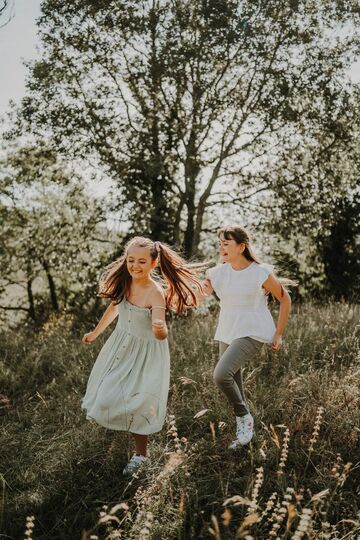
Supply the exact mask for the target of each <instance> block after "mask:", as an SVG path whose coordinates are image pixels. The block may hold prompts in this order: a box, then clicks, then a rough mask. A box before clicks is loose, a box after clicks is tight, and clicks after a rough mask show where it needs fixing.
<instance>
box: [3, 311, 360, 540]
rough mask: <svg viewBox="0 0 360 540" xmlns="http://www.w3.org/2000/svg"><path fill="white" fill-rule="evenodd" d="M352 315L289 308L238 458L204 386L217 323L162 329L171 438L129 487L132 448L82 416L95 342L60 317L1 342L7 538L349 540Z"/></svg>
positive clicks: (354, 407) (353, 530)
mask: <svg viewBox="0 0 360 540" xmlns="http://www.w3.org/2000/svg"><path fill="white" fill-rule="evenodd" d="M359 311H360V310H359V307H357V306H350V305H347V304H345V303H344V304H332V305H327V306H314V305H303V306H299V307H297V308H295V310H294V312H293V314H292V317H291V321H290V324H289V327H288V330H287V333H286V341H285V344H284V348H283V350H282V351H281V352H280V353H278V354H273V353H271V352H270V351H269V349H268V348H266V347H264V349H263V351H262V352H261V354H260V356H259V358H257V359H256V360H255V361H254V362H252V364H251V365H249V366H247V369H246V373H245V385H246V389H247V397H248V401H249V404H250V407H251V409H252V411H253V413H254V415H255V419H256V436H255V438H254V440H253V442H252V443H251V444H250V445H249V446H248V447H245V448H242V449H241V450H239V451H237V452H232V451H230V450H228V448H227V446H228V444H229V442H230V441H231V439H232V438H233V435H234V419H233V415H232V412H231V410H230V407H229V406H228V404H227V402H226V401H225V399H224V397H223V396H222V395H221V394H220V393H219V392H218V391H217V390H216V389H215V386H214V383H213V381H212V370H213V366H214V364H215V362H216V359H217V348H216V345H215V344H214V342H213V340H212V335H213V331H214V325H215V314H205V315H199V316H189V317H184V318H178V319H175V320H174V321H172V322H171V332H170V334H171V335H170V340H171V352H172V380H171V388H170V396H169V405H168V412H169V417H168V422H167V426H165V427H164V430H163V431H162V432H161V433H158V434H156V435H155V436H153V437H152V439H151V444H150V453H151V460H150V461H149V463H148V464H147V465H146V466H145V467H144V469H143V470H142V471H141V473H139V475H138V477H135V478H132V479H131V480H130V481H129V480H125V479H124V478H123V477H122V475H121V471H122V468H123V466H124V465H125V463H126V461H127V459H128V457H129V456H130V454H131V452H132V443H131V440H130V438H129V437H128V435H127V434H124V433H113V432H110V431H107V430H104V429H102V428H100V427H98V426H97V425H94V424H91V423H89V422H87V421H85V419H84V417H83V415H82V413H81V412H80V399H81V396H82V394H83V392H84V389H85V385H86V380H87V377H88V374H89V371H90V369H91V365H92V363H93V362H94V360H95V358H96V354H97V352H98V350H99V348H100V346H101V344H102V342H103V341H104V339H105V338H106V336H104V338H102V339H101V341H100V342H99V343H96V344H95V345H94V346H93V347H91V348H89V347H85V346H83V345H82V344H81V343H80V341H79V339H80V335H81V329H79V330H78V332H74V324H73V323H74V321H72V320H71V318H67V317H61V318H58V319H54V320H52V321H51V322H50V323H48V324H47V325H46V326H45V327H44V328H43V329H42V331H41V332H40V333H38V334H36V335H32V334H31V332H30V331H27V330H24V331H23V332H17V333H15V332H11V333H10V332H9V333H3V335H2V336H1V343H2V350H3V351H4V354H3V358H2V360H1V375H0V387H1V396H0V400H1V407H2V411H3V413H4V414H3V422H2V427H1V441H0V444H1V467H2V469H1V474H2V478H3V483H2V485H3V487H2V488H1V489H2V500H3V512H2V518H1V519H2V527H3V535H4V538H13V539H16V540H18V539H19V538H29V537H30V536H29V535H30V534H31V535H32V538H34V540H45V539H46V540H50V539H52V540H53V539H59V540H60V539H71V540H73V539H79V540H80V539H82V540H85V539H90V538H93V539H95V538H98V539H101V540H104V539H105V538H108V539H110V538H126V539H139V538H150V539H169V540H171V539H201V538H216V539H230V538H232V539H233V538H247V539H249V540H250V539H251V538H253V539H268V538H269V539H272V538H274V539H276V538H281V539H288V538H289V539H290V538H294V539H295V540H296V539H298V538H314V539H319V540H325V539H342V540H345V539H350V540H355V539H357V538H358V537H360V526H359V499H360V497H359V495H360V493H359V477H360V475H359V465H360V463H359V447H360V445H359V436H360V421H359V420H360V415H359V403H360V390H359V375H360V358H359V326H358V324H359ZM77 334H78V335H77ZM0 509H1V506H0ZM31 516H34V519H33V520H32V519H30V518H31ZM27 518H28V520H27ZM29 524H30V525H29ZM31 524H33V526H32V525H31ZM29 527H30V529H29ZM26 531H30V532H27V533H26ZM25 533H26V534H27V536H26V535H25Z"/></svg>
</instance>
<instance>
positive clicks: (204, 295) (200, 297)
mask: <svg viewBox="0 0 360 540" xmlns="http://www.w3.org/2000/svg"><path fill="white" fill-rule="evenodd" d="M201 285H202V288H203V290H204V293H201V292H200V291H197V292H196V298H197V300H198V302H199V304H201V303H202V302H203V301H204V300H205V299H206V298H207V297H208V296H210V294H211V293H212V292H213V291H214V289H213V287H212V285H211V281H210V279H209V278H208V276H207V275H206V276H205V279H204V281H202V282H201Z"/></svg>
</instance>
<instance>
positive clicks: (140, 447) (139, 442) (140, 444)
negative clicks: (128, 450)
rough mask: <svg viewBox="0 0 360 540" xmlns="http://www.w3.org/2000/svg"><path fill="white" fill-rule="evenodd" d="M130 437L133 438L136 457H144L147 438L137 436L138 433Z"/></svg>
mask: <svg viewBox="0 0 360 540" xmlns="http://www.w3.org/2000/svg"><path fill="white" fill-rule="evenodd" d="M132 436H133V437H134V441H135V454H136V455H137V456H145V457H146V451H147V443H148V436H147V435H139V434H138V433H133V434H132Z"/></svg>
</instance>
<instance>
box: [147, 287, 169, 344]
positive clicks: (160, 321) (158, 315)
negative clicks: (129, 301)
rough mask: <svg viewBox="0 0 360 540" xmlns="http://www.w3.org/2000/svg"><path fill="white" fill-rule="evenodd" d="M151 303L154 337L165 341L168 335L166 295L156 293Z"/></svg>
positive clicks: (159, 292)
mask: <svg viewBox="0 0 360 540" xmlns="http://www.w3.org/2000/svg"><path fill="white" fill-rule="evenodd" d="M150 302H151V322H152V331H153V333H154V336H155V337H156V339H165V338H167V335H168V329H167V326H166V320H165V312H166V302H165V297H164V293H163V292H161V291H156V292H154V293H153V295H152V296H151V300H150Z"/></svg>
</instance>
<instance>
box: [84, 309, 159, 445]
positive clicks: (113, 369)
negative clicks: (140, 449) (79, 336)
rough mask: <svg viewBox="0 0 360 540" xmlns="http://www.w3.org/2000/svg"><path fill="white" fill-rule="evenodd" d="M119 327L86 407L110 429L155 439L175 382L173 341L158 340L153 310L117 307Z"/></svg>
mask: <svg viewBox="0 0 360 540" xmlns="http://www.w3.org/2000/svg"><path fill="white" fill-rule="evenodd" d="M118 309H119V316H118V321H117V324H116V327H115V329H114V331H113V332H112V334H111V335H110V337H109V338H108V340H107V341H106V343H105V344H104V346H103V347H102V349H101V351H100V353H99V355H98V357H97V359H96V361H95V364H94V366H93V368H92V371H91V373H90V377H89V381H88V384H87V389H86V393H85V396H84V398H83V400H82V408H83V409H84V410H85V411H86V415H87V418H88V419H91V420H95V421H96V422H97V423H98V424H100V425H101V426H104V427H106V428H109V429H114V430H120V431H129V432H131V433H136V434H140V435H150V434H151V433H156V432H157V431H160V430H161V429H162V426H163V424H164V420H165V414H166V404H167V398H168V392H169V382H170V354H169V345H168V340H167V339H164V340H159V339H156V338H155V336H154V334H153V331H152V327H151V310H150V309H148V308H142V307H139V306H135V305H133V304H130V303H129V302H128V301H127V300H125V299H123V300H122V301H121V302H120V304H118Z"/></svg>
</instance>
